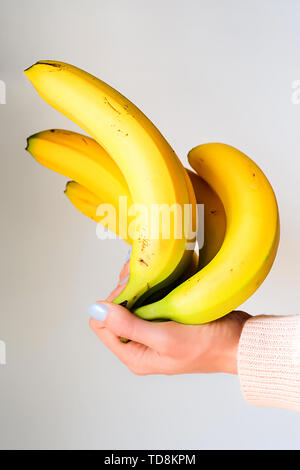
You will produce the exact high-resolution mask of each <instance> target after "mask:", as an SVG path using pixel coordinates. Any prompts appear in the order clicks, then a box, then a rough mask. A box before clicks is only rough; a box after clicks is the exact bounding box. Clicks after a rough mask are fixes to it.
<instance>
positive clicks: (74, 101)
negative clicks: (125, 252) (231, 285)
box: [25, 61, 195, 308]
mask: <svg viewBox="0 0 300 470" xmlns="http://www.w3.org/2000/svg"><path fill="white" fill-rule="evenodd" d="M25 74H26V76H27V77H28V78H29V80H30V81H31V82H32V84H33V86H34V87H35V88H36V90H37V91H38V93H39V94H40V95H41V96H42V98H44V99H45V101H47V102H48V103H49V104H50V105H51V106H53V107H54V108H55V109H57V110H58V111H60V112H61V113H62V114H64V115H65V116H67V117H69V118H70V119H72V120H73V121H74V122H75V123H76V124H78V125H79V126H80V127H82V128H83V129H84V130H85V131H86V132H88V133H89V134H90V135H91V136H92V137H94V138H95V140H96V141H97V142H98V143H99V144H101V145H102V146H103V148H104V149H105V150H106V151H107V152H108V153H109V155H111V156H113V158H114V160H115V162H116V164H117V165H118V166H119V168H120V170H121V172H122V173H123V175H124V177H125V180H126V182H127V184H128V187H129V191H130V194H131V196H132V200H133V202H134V203H135V204H139V205H142V207H144V208H146V210H147V213H148V214H149V213H150V212H151V208H152V207H153V205H155V204H158V205H161V204H166V205H167V206H168V207H169V208H170V207H172V206H173V207H174V205H177V206H180V207H181V208H182V210H183V207H184V205H185V204H190V203H191V204H193V206H195V196H194V193H193V190H192V188H188V186H189V183H188V182H189V180H188V178H187V176H186V172H185V170H184V168H183V166H182V164H181V162H180V160H179V159H178V158H177V156H176V155H175V153H174V151H173V150H172V148H171V147H170V146H169V144H168V143H167V142H166V140H165V139H164V137H163V136H162V135H161V134H160V132H159V131H158V129H157V128H156V127H155V126H154V125H153V124H152V123H151V121H150V120H149V119H148V118H147V117H146V116H145V115H144V114H143V113H142V112H141V111H140V110H139V109H138V108H137V107H136V106H134V105H133V104H132V103H131V102H130V101H129V100H128V99H127V98H125V97H124V96H123V95H121V94H120V93H118V92H117V91H116V90H114V89H113V88H111V87H110V86H109V85H107V84H105V83H104V82H102V81H101V80H99V79H97V78H95V77H93V76H92V75H90V74H88V73H86V72H84V71H83V70H80V69H78V68H76V67H74V66H71V65H69V64H66V63H63V62H55V61H40V62H37V63H36V64H35V65H33V66H32V67H30V68H29V69H27V70H26V71H25ZM80 171H84V168H81V169H80ZM92 173H93V172H92V171H90V170H88V171H86V173H85V174H86V176H87V178H89V177H90V178H91V181H93V178H94V177H93V174H92ZM73 179H75V180H77V178H73ZM85 186H86V187H87V188H88V189H90V190H92V191H93V192H94V193H95V194H96V195H97V196H99V197H101V195H102V188H101V186H100V185H99V186H98V187H96V185H95V186H94V185H91V182H87V183H86V184H85ZM92 186H93V187H92ZM175 219H176V220H175V222H177V223H178V220H177V218H176V217H175ZM161 225H162V224H160V226H159V237H158V238H157V239H156V238H150V236H149V229H150V227H149V223H147V222H146V221H145V220H144V219H143V221H142V223H140V226H136V232H137V239H135V240H134V241H133V249H132V257H131V265H130V277H129V282H128V284H127V286H126V287H125V289H124V290H123V292H122V293H121V294H120V296H119V297H118V298H117V299H115V302H116V303H122V302H126V304H127V306H128V308H130V307H131V306H132V305H133V304H134V303H135V302H136V301H137V300H138V299H139V298H141V296H143V295H144V294H145V293H146V292H150V291H151V290H152V289H154V288H156V289H157V288H159V287H160V285H161V283H163V282H166V280H168V281H169V280H171V279H173V278H176V277H179V276H180V274H181V272H182V271H183V270H184V269H185V266H186V265H187V264H188V262H189V259H190V258H191V256H192V250H186V245H187V242H188V240H187V237H186V236H185V235H184V236H183V237H181V238H176V233H175V230H174V229H172V230H171V233H170V237H169V239H164V238H163V237H162V236H161V233H162V227H161Z"/></svg>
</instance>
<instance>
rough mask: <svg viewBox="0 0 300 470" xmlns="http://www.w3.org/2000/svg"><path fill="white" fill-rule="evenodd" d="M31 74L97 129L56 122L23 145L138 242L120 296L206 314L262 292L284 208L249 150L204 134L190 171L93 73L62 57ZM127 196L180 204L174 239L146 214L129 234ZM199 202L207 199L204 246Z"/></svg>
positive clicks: (170, 312) (158, 310)
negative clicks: (106, 208) (198, 240)
mask: <svg viewBox="0 0 300 470" xmlns="http://www.w3.org/2000/svg"><path fill="white" fill-rule="evenodd" d="M25 74H26V76H27V77H28V78H29V80H30V81H31V82H32V84H33V86H34V87H35V89H36V90H37V92H38V93H39V94H40V95H41V97H42V98H44V100H45V101H46V102H48V103H49V104H50V105H51V106H53V107H54V108H55V109H57V110H58V111H60V112H61V113H62V114H64V115H65V116H67V117H69V118H70V119H71V120H72V121H74V122H75V123H76V124H78V125H79V126H80V127H81V128H82V129H84V131H86V132H87V133H88V134H90V135H91V136H92V138H91V137H87V136H86V135H81V134H78V133H75V132H71V131H66V130H59V129H51V130H47V131H43V132H40V133H38V134H35V135H33V136H31V137H29V138H28V139H27V148H26V149H27V150H28V152H30V154H31V155H32V156H33V157H34V158H35V159H36V160H37V161H38V162H39V163H41V164H43V165H44V166H46V167H47V168H50V169H51V170H54V171H56V172H59V173H61V174H63V175H65V176H67V177H68V178H70V179H71V180H72V181H70V182H68V183H67V185H66V189H65V194H66V195H67V197H68V198H69V200H70V201H71V202H72V204H73V205H74V206H75V207H76V208H77V209H79V210H80V211H81V212H82V213H83V214H85V215H87V216H88V217H90V218H91V219H93V220H95V221H97V222H100V223H103V218H102V217H101V215H99V212H98V208H99V207H101V204H111V205H112V206H113V207H114V208H115V210H116V218H117V220H116V224H115V227H114V231H115V233H116V234H117V235H119V236H120V237H121V238H123V239H124V240H125V241H126V242H127V243H129V244H130V245H132V254H131V261H130V275H129V280H128V283H127V285H126V287H125V288H124V290H123V291H122V292H121V294H120V295H119V296H118V297H117V298H116V299H115V300H114V302H115V303H118V304H122V305H126V306H127V308H129V309H131V311H132V312H133V313H135V314H136V315H138V316H140V317H141V318H144V319H147V320H168V319H169V320H170V319H171V320H174V321H177V322H181V323H186V324H200V323H206V322H209V321H212V320H215V319H217V318H219V317H221V316H223V315H226V314H227V313H229V312H230V311H232V310H233V309H235V308H236V307H238V306H239V305H240V304H241V303H243V302H244V301H245V300H246V299H247V298H248V297H249V296H250V295H252V294H253V293H254V292H255V290H256V289H257V288H258V287H259V286H260V284H261V283H262V282H263V280H264V279H265V277H266V276H267V274H268V272H269V270H270V268H271V266H272V264H273V261H274V259H275V256H276V252H277V247H278V241H279V216H278V208H277V203H276V198H275V195H274V192H273V190H272V187H271V185H270V183H269V182H268V180H267V178H266V177H265V175H264V174H263V172H262V171H261V170H260V169H259V168H258V166H257V165H256V164H255V163H254V162H253V161H252V160H251V159H250V158H248V157H247V156H246V155H244V154H243V153H242V152H240V151H239V150H237V149H235V148H233V147H231V146H229V145H225V144H204V145H200V146H198V147H195V148H193V149H192V150H191V151H190V152H189V154H188V160H189V163H190V165H191V167H192V168H193V169H194V170H195V172H193V171H191V170H187V169H185V168H184V167H183V166H182V164H181V162H180V160H179V159H178V157H177V156H176V154H175V153H174V151H173V150H172V148H171V147H170V145H169V144H168V142H167V141H166V140H165V139H164V137H163V136H162V135H161V133H160V132H159V131H158V129H157V128H156V127H155V126H154V125H153V124H152V122H151V121H150V120H149V119H148V118H147V117H146V116H145V115H144V114H143V113H142V112H141V111H140V110H139V109H138V108H137V107H136V106H135V105H134V104H133V103H131V102H130V101H129V100H128V99H127V98H125V97H124V96H123V95H121V94H120V93H119V92H118V91H116V90H115V89H113V88H111V87H110V86H109V85H107V84H105V83H104V82H102V81H101V80H99V79H97V78H96V77H94V76H92V75H90V74H88V73H87V72H85V71H83V70H80V69H78V68H77V67H74V66H72V65H69V64H66V63H63V62H55V61H39V62H37V63H36V64H35V65H33V66H32V67H30V68H28V69H27V70H25ZM121 197H125V198H126V201H127V205H128V207H131V205H132V204H133V205H138V207H143V208H146V209H149V210H151V208H152V207H153V205H158V206H161V205H165V206H167V207H169V208H170V207H171V208H173V207H175V208H180V211H179V212H178V211H176V210H175V211H173V212H172V220H171V222H172V223H171V224H169V225H170V227H169V232H168V237H165V236H163V222H164V221H163V220H161V221H160V223H159V226H158V232H157V234H158V236H155V237H154V236H151V233H152V232H151V231H150V222H149V218H147V217H142V218H140V219H138V223H136V224H135V226H134V231H133V233H128V230H126V228H127V223H128V220H127V218H128V214H125V217H124V214H123V211H122V209H120V204H119V202H120V198H121ZM197 204H204V244H203V246H202V247H201V249H200V251H199V254H196V252H195V251H194V244H195V233H196V228H197ZM185 207H189V210H188V211H185ZM182 213H184V221H183V220H182V218H180V217H179V216H178V214H182ZM131 215H132V214H131ZM183 226H184V229H183ZM187 226H188V230H186V227H187ZM178 229H180V230H179V232H180V233H181V236H178ZM149 234H150V235H149Z"/></svg>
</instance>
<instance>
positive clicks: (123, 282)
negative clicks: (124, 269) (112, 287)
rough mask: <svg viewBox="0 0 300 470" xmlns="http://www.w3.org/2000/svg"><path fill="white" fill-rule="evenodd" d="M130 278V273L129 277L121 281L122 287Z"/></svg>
mask: <svg viewBox="0 0 300 470" xmlns="http://www.w3.org/2000/svg"><path fill="white" fill-rule="evenodd" d="M128 279H129V275H128V276H127V277H125V279H124V281H122V282H121V284H120V287H121V286H122V285H123V284H125V282H127V281H128Z"/></svg>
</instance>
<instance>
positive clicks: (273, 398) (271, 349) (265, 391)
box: [238, 315, 300, 411]
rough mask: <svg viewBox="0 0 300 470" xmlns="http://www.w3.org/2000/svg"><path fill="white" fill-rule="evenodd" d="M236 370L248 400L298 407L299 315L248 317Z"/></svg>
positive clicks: (255, 402) (299, 384)
mask: <svg viewBox="0 0 300 470" xmlns="http://www.w3.org/2000/svg"><path fill="white" fill-rule="evenodd" d="M238 372H239V377H240V382H241V387H242V391H243V394H244V396H245V398H246V400H247V401H248V403H250V404H252V405H255V406H265V407H266V406H269V407H275V408H285V409H291V410H294V411H300V315H295V316H264V315H263V316H259V317H252V318H251V319H249V320H247V321H246V323H245V325H244V328H243V330H242V334H241V338H240V341H239V349H238Z"/></svg>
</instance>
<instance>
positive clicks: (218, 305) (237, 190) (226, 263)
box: [134, 144, 279, 324]
mask: <svg viewBox="0 0 300 470" xmlns="http://www.w3.org/2000/svg"><path fill="white" fill-rule="evenodd" d="M189 162H190V164H191V166H192V167H193V168H194V169H195V170H196V171H197V173H198V174H201V176H202V177H203V178H204V179H205V181H207V183H208V184H210V185H211V186H212V188H213V189H214V190H215V192H216V193H217V194H218V196H219V197H220V199H221V200H222V203H223V205H224V208H225V213H226V222H227V225H226V234H225V239H224V242H223V244H222V247H221V249H220V250H219V252H218V253H217V255H216V256H215V257H214V258H213V259H212V261H211V262H210V263H209V264H208V265H207V266H205V267H204V268H203V269H201V270H200V271H199V272H198V273H197V274H195V275H194V276H193V277H191V278H189V279H188V280H187V281H186V282H184V283H182V284H181V285H179V286H178V287H176V288H175V289H174V290H173V291H171V292H170V293H169V294H168V295H167V296H166V297H164V298H163V299H162V300H160V301H158V302H155V303H152V304H148V305H145V306H142V307H140V308H138V309H136V310H134V311H135V313H136V314H137V315H139V316H140V317H142V318H144V319H148V320H150V319H151V320H154V319H171V320H175V321H178V322H182V323H189V324H199V323H206V322H209V321H212V320H215V319H217V318H219V317H222V316H223V315H226V314H227V313H229V312H230V311H232V310H233V309H235V308H237V307H238V306H239V305H241V304H242V303H243V302H244V301H245V300H246V299H247V298H248V297H249V296H250V295H251V294H253V292H255V291H256V289H258V287H259V286H260V284H261V283H262V282H263V280H264V279H265V277H266V276H267V274H268V272H269V270H270V268H271V266H272V264H273V261H274V259H275V256H276V252H277V247H278V242H279V216H278V208H277V203H276V198H275V195H274V192H273V190H272V187H271V185H270V183H269V182H268V180H267V178H266V177H265V175H264V174H263V172H262V171H261V170H260V169H259V168H258V166H257V165H256V164H255V163H254V162H253V161H252V160H251V159H250V158H248V157H247V156H246V155H245V154H243V153H242V152H240V151H239V150H237V149H235V148H233V147H231V146H229V145H224V144H206V145H200V146H198V147H195V148H194V149H193V150H191V151H190V153H189Z"/></svg>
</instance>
